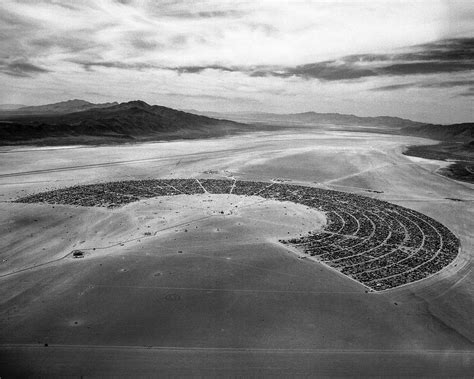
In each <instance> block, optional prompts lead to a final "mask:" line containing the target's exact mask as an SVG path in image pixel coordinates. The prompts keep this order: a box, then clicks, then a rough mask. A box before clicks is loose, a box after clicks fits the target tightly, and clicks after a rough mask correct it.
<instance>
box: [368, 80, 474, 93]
mask: <svg viewBox="0 0 474 379" xmlns="http://www.w3.org/2000/svg"><path fill="white" fill-rule="evenodd" d="M472 85H474V80H447V81H440V82H429V83H427V82H411V83H404V84H393V85H388V86H382V87H376V88H373V89H372V91H395V90H398V89H405V88H455V87H468V86H472Z"/></svg>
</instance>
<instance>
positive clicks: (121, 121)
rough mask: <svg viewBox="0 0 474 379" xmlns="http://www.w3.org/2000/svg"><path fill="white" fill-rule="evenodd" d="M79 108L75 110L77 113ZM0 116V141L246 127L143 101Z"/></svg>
mask: <svg viewBox="0 0 474 379" xmlns="http://www.w3.org/2000/svg"><path fill="white" fill-rule="evenodd" d="M78 108H80V109H81V110H80V111H77V109H78ZM24 109H25V108H20V109H18V110H16V111H15V112H1V113H0V143H1V144H3V145H7V144H21V143H39V144H51V143H53V144H55V143H66V144H70V143H109V142H124V141H142V140H157V139H175V138H200V137H210V136H221V135H226V134H229V133H232V132H238V131H239V130H244V129H245V127H246V125H241V124H238V123H236V122H232V121H226V120H217V119H213V118H209V117H205V116H199V115H194V114H190V113H186V112H182V111H178V110H175V109H171V108H166V107H162V106H158V105H149V104H147V103H145V102H143V101H130V102H126V103H121V104H118V103H107V104H92V103H88V102H83V101H81V100H72V101H67V102H62V103H58V104H51V105H45V106H40V107H27V108H26V111H25V112H23V113H22V111H23V110H24Z"/></svg>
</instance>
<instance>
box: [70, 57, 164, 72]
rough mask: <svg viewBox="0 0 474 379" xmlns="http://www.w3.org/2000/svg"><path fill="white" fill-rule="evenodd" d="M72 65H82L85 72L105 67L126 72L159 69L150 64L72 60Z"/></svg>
mask: <svg viewBox="0 0 474 379" xmlns="http://www.w3.org/2000/svg"><path fill="white" fill-rule="evenodd" d="M70 62H72V63H76V64H78V65H81V66H82V67H83V68H84V69H85V70H87V71H91V70H92V69H93V68H94V67H105V68H120V69H124V70H137V71H140V70H144V69H152V68H159V67H158V66H155V65H152V64H149V63H123V62H116V61H86V60H74V59H72V60H70Z"/></svg>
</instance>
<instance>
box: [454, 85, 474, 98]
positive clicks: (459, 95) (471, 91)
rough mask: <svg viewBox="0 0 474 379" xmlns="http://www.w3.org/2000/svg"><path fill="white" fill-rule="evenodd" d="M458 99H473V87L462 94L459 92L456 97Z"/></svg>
mask: <svg viewBox="0 0 474 379" xmlns="http://www.w3.org/2000/svg"><path fill="white" fill-rule="evenodd" d="M457 96H458V97H473V96H474V87H471V88H469V89H467V90H466V91H464V92H461V93H460V94H458V95H457Z"/></svg>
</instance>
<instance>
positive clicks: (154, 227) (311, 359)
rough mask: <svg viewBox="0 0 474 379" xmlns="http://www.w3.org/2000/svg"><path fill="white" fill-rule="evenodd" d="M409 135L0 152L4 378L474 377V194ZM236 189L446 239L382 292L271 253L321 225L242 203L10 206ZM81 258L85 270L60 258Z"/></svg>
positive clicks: (252, 136)
mask: <svg viewBox="0 0 474 379" xmlns="http://www.w3.org/2000/svg"><path fill="white" fill-rule="evenodd" d="M432 143H435V142H434V141H431V140H427V139H421V138H416V137H407V136H397V135H387V134H382V133H380V134H379V133H376V131H374V132H371V133H361V132H354V131H341V130H325V131H318V130H314V129H312V128H305V129H304V130H298V131H297V132H294V131H291V130H276V131H274V132H271V131H266V132H258V133H249V134H243V135H239V136H233V137H221V138H215V139H202V140H181V141H171V142H169V141H168V142H156V143H143V144H129V145H116V146H75V147H31V146H30V147H20V146H16V147H2V148H1V150H0V156H1V162H2V163H1V165H0V201H1V202H0V209H1V212H0V238H1V240H0V304H1V308H0V329H1V330H2V333H1V337H0V367H2V369H1V370H2V371H3V372H5V373H6V374H16V375H28V374H30V375H31V374H33V373H34V374H35V375H38V374H40V375H41V374H44V375H57V376H67V375H71V376H87V375H96V376H97V375H99V376H100V375H122V376H132V375H152V374H157V373H159V374H161V375H167V374H168V375H202V376H206V375H213V376H229V375H257V376H258V375H272V376H288V375H291V376H295V375H303V376H304V375H319V376H323V375H328V374H331V375H339V376H340V375H364V376H367V375H377V376H380V375H387V373H388V374H390V373H391V372H392V373H396V374H397V375H403V374H405V375H412V376H419V375H422V376H428V377H433V376H442V377H447V376H451V377H452V376H469V375H472V372H474V322H473V318H472V315H473V314H474V296H473V291H474V274H473V272H472V255H473V251H474V234H473V233H472V231H473V230H474V207H473V201H474V191H473V189H474V185H473V184H469V183H464V182H459V181H455V180H452V179H449V178H447V177H444V176H441V175H439V174H438V173H437V170H439V169H440V168H441V167H442V166H443V165H446V162H441V161H435V160H427V159H421V158H411V157H408V156H405V155H403V154H402V151H403V150H404V149H405V148H406V147H407V146H410V145H420V144H432ZM153 178H211V179H223V178H234V179H239V180H253V181H264V182H269V183H271V181H272V180H273V181H275V180H278V181H279V182H284V183H290V184H299V185H305V186H310V187H316V188H324V189H332V190H338V191H343V192H349V193H355V194H360V195H363V196H368V197H373V198H377V199H381V200H385V201H388V202H391V203H394V204H398V205H401V206H404V207H407V208H410V209H413V210H416V211H418V212H421V213H423V214H425V215H427V216H429V217H431V218H433V219H435V220H437V221H439V222H441V223H442V224H444V225H445V226H447V227H448V228H449V229H450V230H451V231H452V232H453V233H454V234H455V235H456V236H457V237H458V238H459V240H460V243H461V251H460V253H459V254H458V256H457V258H456V259H455V260H454V261H453V262H452V263H451V264H450V265H449V266H447V267H445V268H444V269H443V270H441V271H440V272H438V273H436V274H435V275H432V276H431V277H429V278H426V279H423V280H420V281H418V282H414V283H410V284H408V285H405V286H402V287H399V288H394V289H391V290H387V291H381V292H377V293H374V292H369V291H367V288H366V287H364V286H362V285H361V284H360V283H357V282H356V281H354V280H351V279H350V278H348V277H346V276H344V275H342V274H340V273H338V272H336V271H335V270H333V269H331V268H330V267H328V266H326V265H324V264H322V263H318V262H315V261H313V260H310V259H301V256H300V255H298V254H297V253H296V252H295V251H293V250H291V249H289V248H288V247H287V246H285V245H282V244H280V243H278V240H279V239H280V238H288V237H293V236H295V237H297V236H299V235H302V234H304V233H307V232H308V231H310V230H318V229H321V228H322V227H324V225H325V223H326V218H325V216H324V214H323V213H322V212H318V211H317V210H315V209H310V208H308V207H304V206H302V205H297V204H293V203H289V202H277V201H273V200H265V199H262V198H259V197H254V196H246V197H244V196H236V195H212V194H208V193H204V194H199V195H177V196H165V197H156V198H151V199H146V200H142V201H139V202H134V203H130V204H127V205H125V206H123V207H118V208H113V209H108V208H98V207H77V206H71V205H57V204H56V205H54V204H21V203H15V202H13V201H14V200H16V199H18V198H20V197H23V196H26V195H29V194H34V193H37V192H41V191H46V190H51V189H55V188H62V187H69V186H73V185H77V184H93V183H99V182H108V181H117V180H135V179H137V180H138V179H153ZM74 250H81V251H83V252H84V257H83V258H79V259H77V258H73V256H72V254H71V253H72V251H74Z"/></svg>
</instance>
